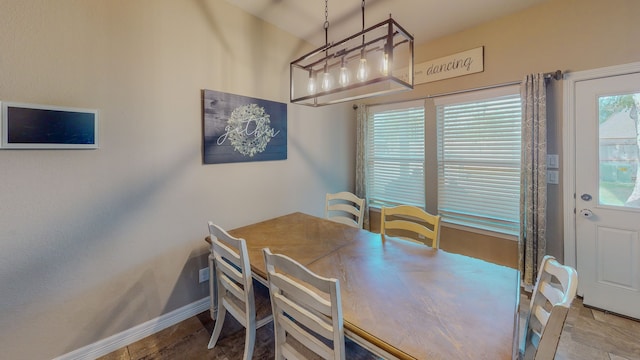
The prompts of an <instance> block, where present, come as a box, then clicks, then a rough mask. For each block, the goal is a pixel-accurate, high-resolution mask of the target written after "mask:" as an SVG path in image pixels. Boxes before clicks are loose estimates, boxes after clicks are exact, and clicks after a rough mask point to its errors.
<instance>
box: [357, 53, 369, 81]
mask: <svg viewBox="0 0 640 360" xmlns="http://www.w3.org/2000/svg"><path fill="white" fill-rule="evenodd" d="M356 77H357V78H358V81H366V80H367V77H369V66H368V65H367V59H365V58H364V57H362V58H360V64H359V65H358V74H357V75H356Z"/></svg>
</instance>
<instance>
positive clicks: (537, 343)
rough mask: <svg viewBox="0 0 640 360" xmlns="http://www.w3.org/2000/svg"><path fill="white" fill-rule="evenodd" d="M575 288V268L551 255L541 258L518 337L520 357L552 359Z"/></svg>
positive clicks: (538, 359)
mask: <svg viewBox="0 0 640 360" xmlns="http://www.w3.org/2000/svg"><path fill="white" fill-rule="evenodd" d="M577 288H578V274H577V273H576V271H575V269H573V268H572V267H570V266H565V265H561V264H560V263H558V261H556V259H555V258H554V257H553V256H550V255H547V256H545V257H544V258H543V259H542V263H541V264H540V270H539V272H538V279H537V282H536V285H535V287H534V289H533V293H532V295H531V302H530V305H529V313H528V314H527V316H526V319H525V325H524V334H523V335H524V336H523V337H521V339H522V340H521V342H520V354H519V358H520V359H523V360H547V359H549V360H553V358H554V356H555V353H556V350H557V348H558V342H559V341H560V335H561V334H562V328H563V327H564V323H565V320H566V319H567V313H568V312H569V307H570V306H571V302H572V301H573V299H574V298H575V296H576V290H577Z"/></svg>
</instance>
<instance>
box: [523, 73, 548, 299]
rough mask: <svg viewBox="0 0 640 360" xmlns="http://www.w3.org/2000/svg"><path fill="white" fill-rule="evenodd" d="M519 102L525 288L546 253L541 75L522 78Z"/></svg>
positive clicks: (544, 114)
mask: <svg viewBox="0 0 640 360" xmlns="http://www.w3.org/2000/svg"><path fill="white" fill-rule="evenodd" d="M520 95H521V98H522V158H521V163H522V170H521V177H520V189H521V192H520V238H519V243H518V249H519V267H520V272H521V273H522V282H523V285H524V286H525V288H529V287H532V286H533V283H534V281H535V278H536V275H537V273H538V266H539V265H540V263H541V261H542V258H543V257H544V255H545V253H546V245H547V238H546V226H547V224H546V221H547V99H546V97H547V95H546V84H545V77H544V74H531V75H527V76H525V78H524V80H523V82H522V85H521V88H520Z"/></svg>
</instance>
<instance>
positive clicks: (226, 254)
mask: <svg viewBox="0 0 640 360" xmlns="http://www.w3.org/2000/svg"><path fill="white" fill-rule="evenodd" d="M209 233H210V236H211V254H210V255H209V256H210V260H211V261H212V265H213V266H214V268H215V289H214V290H215V294H216V295H217V297H218V305H223V306H224V307H225V308H226V311H228V312H229V313H230V314H231V315H233V317H234V318H236V320H238V321H239V322H240V323H241V324H242V325H243V326H244V327H247V325H248V324H251V323H255V317H256V309H255V299H254V293H253V280H252V278H251V266H250V264H249V253H248V251H247V244H246V242H245V240H244V239H239V238H235V237H233V236H231V235H229V233H227V232H226V231H225V230H223V229H222V228H220V227H219V226H218V225H215V224H214V223H212V222H209ZM213 280H214V279H211V280H210V281H213ZM212 295H213V293H212ZM239 304H244V309H243V308H241V307H240V306H239ZM218 311H220V309H218Z"/></svg>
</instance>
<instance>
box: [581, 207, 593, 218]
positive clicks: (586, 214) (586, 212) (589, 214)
mask: <svg viewBox="0 0 640 360" xmlns="http://www.w3.org/2000/svg"><path fill="white" fill-rule="evenodd" d="M580 215H582V217H584V218H590V217H592V216H593V212H592V211H591V210H589V209H582V210H580Z"/></svg>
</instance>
